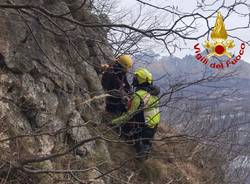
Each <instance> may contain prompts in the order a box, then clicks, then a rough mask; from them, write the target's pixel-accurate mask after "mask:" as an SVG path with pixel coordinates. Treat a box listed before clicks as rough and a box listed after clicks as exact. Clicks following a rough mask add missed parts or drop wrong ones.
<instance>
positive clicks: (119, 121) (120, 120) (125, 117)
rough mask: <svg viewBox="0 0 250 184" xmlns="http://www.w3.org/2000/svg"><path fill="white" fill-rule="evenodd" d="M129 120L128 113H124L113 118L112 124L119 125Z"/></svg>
mask: <svg viewBox="0 0 250 184" xmlns="http://www.w3.org/2000/svg"><path fill="white" fill-rule="evenodd" d="M127 120H128V115H127V114H124V115H122V116H120V117H118V118H115V119H113V120H112V121H111V124H112V125H119V124H122V123H125V122H126V121H127Z"/></svg>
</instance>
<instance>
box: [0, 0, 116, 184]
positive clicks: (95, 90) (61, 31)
mask: <svg viewBox="0 0 250 184" xmlns="http://www.w3.org/2000/svg"><path fill="white" fill-rule="evenodd" d="M1 4H8V5H11V6H12V5H13V7H14V6H15V5H31V6H34V7H41V8H43V9H44V10H45V9H46V10H47V11H48V12H49V13H50V14H51V16H50V15H49V14H46V12H44V11H43V9H39V8H37V9H36V8H27V9H25V8H24V9H16V8H8V9H7V8H2V9H0V25H1V29H0V53H1V62H0V67H1V68H0V141H1V144H0V150H1V151H0V152H1V156H0V158H1V161H0V162H1V166H0V168H1V169H2V170H1V171H2V172H1V177H3V178H4V177H5V176H6V181H10V180H9V179H8V178H9V177H8V176H7V175H6V173H8V171H11V172H10V174H11V175H12V177H11V178H12V180H13V183H18V182H19V183H32V182H33V183H48V182H49V181H50V182H52V181H56V180H63V179H64V180H66V179H65V175H64V173H63V172H62V173H60V172H58V174H57V175H53V176H51V177H46V179H42V180H41V178H39V177H35V176H34V178H33V176H32V177H28V173H32V171H31V170H33V171H34V170H36V169H40V170H58V169H59V170H60V169H62V168H65V164H69V168H72V167H74V169H83V168H88V167H90V166H91V164H92V161H91V159H92V160H93V158H96V157H93V155H96V154H100V151H98V148H101V152H102V159H104V160H108V159H109V154H108V151H105V149H107V148H106V146H105V144H104V143H102V142H100V141H99V143H98V145H97V143H96V142H95V141H89V142H87V143H86V144H83V145H82V146H80V147H79V148H77V149H75V151H73V152H69V154H67V156H62V157H60V158H57V157H56V158H54V159H46V161H45V162H36V161H35V162H29V160H30V159H33V158H42V157H44V156H48V155H51V154H57V153H61V152H64V151H65V150H67V149H70V148H71V146H72V145H74V144H76V143H79V142H81V141H82V140H85V139H88V138H90V137H92V136H93V135H92V134H93V133H94V132H92V133H91V132H90V130H89V128H87V126H89V127H90V126H94V125H96V124H99V123H100V121H101V112H103V107H104V98H102V97H101V96H100V95H102V94H103V90H102V86H101V84H100V80H99V76H98V73H99V71H98V67H99V66H100V64H101V63H107V62H109V61H110V60H111V59H112V51H111V50H110V48H109V47H108V44H107V40H106V31H107V30H105V29H104V28H95V27H94V28H88V27H84V26H78V25H77V24H76V23H72V22H70V21H67V20H65V19H64V18H60V17H66V18H67V19H68V20H74V21H76V22H77V21H79V22H81V23H83V24H84V23H86V24H87V23H89V22H91V23H95V24H96V23H101V22H102V20H101V19H100V18H99V17H97V16H96V15H94V14H92V13H91V7H90V6H91V5H90V2H89V1H81V0H58V1H54V0H29V1H27V0H15V1H8V2H7V1H6V2H4V1H1ZM63 14H65V15H63ZM59 15H60V16H59ZM96 97H98V98H96ZM79 155H80V156H79ZM87 155H90V156H87ZM66 157H67V158H68V161H65V159H66ZM83 157H84V158H85V159H83ZM70 160H71V161H72V162H73V160H74V162H80V161H81V163H85V162H86V163H85V164H83V165H81V164H79V165H78V166H76V164H74V166H72V167H71V166H70V163H71V161H70ZM86 160H88V162H87V161H86ZM25 161H27V162H25ZM94 162H95V160H93V163H94ZM31 163H34V164H33V165H32V164H31ZM2 164H3V165H2ZM94 165H96V164H94ZM17 168H19V169H20V170H25V169H27V170H26V171H25V172H21V171H20V172H21V173H19V170H18V169H17ZM31 168H33V169H31ZM14 170H16V171H15V172H12V171H14ZM17 173H19V174H20V175H19V176H18V175H17ZM98 174H99V173H98V171H97V170H92V171H91V173H88V175H87V176H86V177H87V178H86V179H88V177H89V179H90V178H94V177H95V176H98ZM20 176H22V177H23V178H22V177H20ZM96 182H97V183H103V182H104V181H102V180H100V181H98V180H96ZM60 183H68V182H67V181H65V182H63V181H61V182H60Z"/></svg>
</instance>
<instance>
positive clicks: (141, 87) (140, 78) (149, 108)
mask: <svg viewBox="0 0 250 184" xmlns="http://www.w3.org/2000/svg"><path fill="white" fill-rule="evenodd" d="M132 85H133V86H134V87H135V88H136V89H135V92H134V94H133V96H132V101H131V106H130V107H129V110H128V112H127V113H125V114H123V115H122V116H120V117H118V118H116V119H114V120H113V121H112V124H113V125H119V124H122V123H125V124H124V125H123V127H122V131H123V133H125V135H126V134H128V133H129V132H131V131H132V132H133V131H134V130H132V129H131V126H130V124H131V122H132V124H134V125H135V124H136V131H134V134H133V139H134V140H135V148H136V151H137V153H138V154H139V156H147V155H148V153H149V151H150V149H151V146H152V139H153V137H154V134H155V132H156V129H157V125H158V124H159V122H160V110H159V98H158V95H159V93H160V89H159V88H158V87H156V86H154V85H153V77H152V74H151V73H150V72H149V71H148V70H147V69H145V68H138V69H137V70H135V72H134V79H133V83H132ZM134 128H135V127H133V129H134Z"/></svg>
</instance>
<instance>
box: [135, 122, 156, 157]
mask: <svg viewBox="0 0 250 184" xmlns="http://www.w3.org/2000/svg"><path fill="white" fill-rule="evenodd" d="M156 130H157V126H156V127H155V128H149V127H148V126H147V125H145V124H143V125H141V126H140V127H139V130H138V131H137V133H136V134H135V135H134V139H135V140H136V141H135V142H136V144H135V149H136V152H137V153H141V152H144V151H149V150H150V149H151V147H152V139H153V138H154V135H155V132H156Z"/></svg>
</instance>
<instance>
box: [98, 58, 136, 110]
mask: <svg viewBox="0 0 250 184" xmlns="http://www.w3.org/2000/svg"><path fill="white" fill-rule="evenodd" d="M132 66H133V61H132V58H131V57H130V56H129V55H120V56H118V57H117V58H116V60H115V63H114V64H113V65H111V66H106V70H105V71H104V73H103V76H102V86H103V88H104V90H105V91H106V92H107V93H109V94H110V95H111V96H109V97H107V98H106V111H107V112H109V113H112V114H113V115H121V114H122V113H123V112H126V111H127V103H126V101H125V100H124V99H126V98H125V97H126V96H127V94H129V93H130V92H131V86H130V85H129V83H128V80H127V76H126V74H127V72H128V70H129V69H131V68H132Z"/></svg>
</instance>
